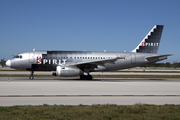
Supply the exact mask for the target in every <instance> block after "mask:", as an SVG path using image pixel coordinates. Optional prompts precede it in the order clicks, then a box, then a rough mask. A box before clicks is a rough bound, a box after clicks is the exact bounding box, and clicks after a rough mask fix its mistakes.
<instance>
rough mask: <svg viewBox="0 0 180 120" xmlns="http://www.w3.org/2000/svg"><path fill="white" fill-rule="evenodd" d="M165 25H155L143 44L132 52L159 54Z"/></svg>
mask: <svg viewBox="0 0 180 120" xmlns="http://www.w3.org/2000/svg"><path fill="white" fill-rule="evenodd" d="M163 27H164V26H163V25H155V26H154V27H153V28H152V29H151V31H150V32H149V33H148V34H147V35H146V37H145V38H144V39H143V40H142V41H141V43H140V44H139V45H138V46H137V47H136V48H135V49H134V50H133V51H132V52H135V53H157V52H158V48H159V44H160V40H161V35H162V31H163Z"/></svg>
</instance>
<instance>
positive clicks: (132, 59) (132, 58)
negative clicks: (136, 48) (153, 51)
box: [131, 54, 136, 64]
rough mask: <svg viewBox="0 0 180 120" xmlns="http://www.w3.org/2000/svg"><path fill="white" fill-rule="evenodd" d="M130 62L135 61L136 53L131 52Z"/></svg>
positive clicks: (133, 62)
mask: <svg viewBox="0 0 180 120" xmlns="http://www.w3.org/2000/svg"><path fill="white" fill-rule="evenodd" d="M131 63H132V64H135V63H136V55H135V54H131Z"/></svg>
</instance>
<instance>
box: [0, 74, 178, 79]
mask: <svg viewBox="0 0 180 120" xmlns="http://www.w3.org/2000/svg"><path fill="white" fill-rule="evenodd" d="M29 76H30V75H3V74H2V75H0V77H26V78H29ZM36 77H37V78H38V77H44V78H63V77H58V76H52V75H34V78H36ZM92 77H93V78H168V79H180V75H93V76H92ZM71 78H79V76H77V77H71Z"/></svg>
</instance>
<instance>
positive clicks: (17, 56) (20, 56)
mask: <svg viewBox="0 0 180 120" xmlns="http://www.w3.org/2000/svg"><path fill="white" fill-rule="evenodd" d="M13 58H20V59H21V58H22V55H16V56H14V57H13Z"/></svg>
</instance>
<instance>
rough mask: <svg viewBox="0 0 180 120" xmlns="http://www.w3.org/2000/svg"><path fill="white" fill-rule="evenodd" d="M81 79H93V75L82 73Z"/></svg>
mask: <svg viewBox="0 0 180 120" xmlns="http://www.w3.org/2000/svg"><path fill="white" fill-rule="evenodd" d="M80 79H81V80H92V76H91V75H80Z"/></svg>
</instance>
